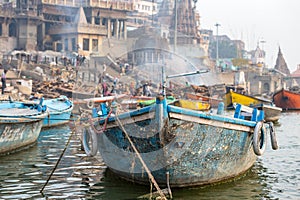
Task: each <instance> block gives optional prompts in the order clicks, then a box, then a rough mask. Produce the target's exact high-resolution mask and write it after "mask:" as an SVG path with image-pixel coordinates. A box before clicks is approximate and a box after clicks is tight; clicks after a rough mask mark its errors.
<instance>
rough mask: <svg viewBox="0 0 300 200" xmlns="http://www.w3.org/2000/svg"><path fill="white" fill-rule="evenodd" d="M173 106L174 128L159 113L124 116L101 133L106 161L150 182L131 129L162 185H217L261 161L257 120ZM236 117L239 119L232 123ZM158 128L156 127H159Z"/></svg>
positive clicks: (115, 169)
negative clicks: (256, 150) (255, 138)
mask: <svg viewBox="0 0 300 200" xmlns="http://www.w3.org/2000/svg"><path fill="white" fill-rule="evenodd" d="M174 108H175V110H176V106H173V107H169V108H168V110H170V112H169V121H168V128H167V129H166V130H165V131H163V133H161V132H159V131H158V130H157V127H158V124H157V123H156V122H155V120H154V119H155V117H154V116H155V112H150V111H149V112H147V113H145V114H140V115H136V116H135V117H131V118H122V119H120V122H121V123H122V124H123V126H124V129H122V128H120V127H119V126H118V125H117V123H116V122H110V123H108V124H107V130H106V131H105V132H104V134H97V139H98V144H99V145H98V147H99V152H100V154H101V158H102V159H103V160H104V162H105V163H106V165H107V166H108V167H109V168H110V169H111V170H112V171H113V172H114V173H116V174H117V175H119V176H120V177H122V178H124V179H127V180H130V181H133V182H137V183H141V184H149V177H148V175H147V173H146V172H145V170H144V167H143V165H142V164H141V162H140V161H139V160H138V158H137V155H136V154H135V153H134V152H133V151H132V148H131V146H130V143H129V142H128V140H127V139H126V135H125V131H126V133H129V134H130V138H131V140H132V141H133V142H134V145H135V146H136V148H137V149H138V151H139V152H140V155H141V157H142V158H143V160H144V162H145V164H146V165H147V167H148V168H149V170H150V171H151V173H152V175H153V176H154V178H155V180H156V181H157V182H158V184H160V185H166V184H167V182H166V173H167V172H168V173H169V175H170V182H169V183H170V186H171V187H187V186H196V185H206V184H212V183H216V182H220V181H225V180H228V179H230V178H234V177H236V176H239V175H241V174H243V173H244V172H246V171H247V170H248V169H249V168H251V166H253V164H254V163H255V161H256V158H257V156H256V155H255V153H254V151H253V147H252V138H253V134H252V133H253V129H254V127H255V122H248V123H249V124H245V120H240V119H234V118H224V117H221V116H220V117H219V118H218V117H216V118H217V119H213V117H210V116H208V115H206V114H204V113H202V112H197V111H189V113H188V114H184V113H182V110H179V111H178V112H176V111H174V112H173V111H172V109H174ZM232 122H235V123H232ZM153 130H156V131H153Z"/></svg>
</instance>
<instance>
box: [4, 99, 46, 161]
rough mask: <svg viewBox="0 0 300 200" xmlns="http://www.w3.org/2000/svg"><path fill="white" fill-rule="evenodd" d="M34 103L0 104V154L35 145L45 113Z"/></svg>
mask: <svg viewBox="0 0 300 200" xmlns="http://www.w3.org/2000/svg"><path fill="white" fill-rule="evenodd" d="M40 108H41V107H39V106H38V104H35V103H23V102H8V101H7V102H0V154H1V155H2V154H8V153H12V152H14V151H16V150H18V149H20V148H24V147H27V146H30V145H31V144H33V143H35V142H36V140H37V138H38V136H39V134H40V131H41V128H42V124H43V119H44V118H45V117H46V115H47V113H46V112H45V111H43V110H42V109H40Z"/></svg>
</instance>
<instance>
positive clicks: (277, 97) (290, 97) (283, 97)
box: [273, 89, 300, 110]
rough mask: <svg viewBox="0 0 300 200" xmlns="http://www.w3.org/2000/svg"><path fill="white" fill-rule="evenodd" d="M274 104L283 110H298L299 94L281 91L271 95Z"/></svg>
mask: <svg viewBox="0 0 300 200" xmlns="http://www.w3.org/2000/svg"><path fill="white" fill-rule="evenodd" d="M273 101H274V103H275V104H276V105H277V106H278V107H280V108H282V109H284V110H300V93H299V92H296V91H289V90H285V89H282V90H280V91H277V92H276V93H275V94H274V95H273Z"/></svg>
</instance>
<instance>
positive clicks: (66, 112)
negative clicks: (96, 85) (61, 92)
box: [43, 96, 74, 128]
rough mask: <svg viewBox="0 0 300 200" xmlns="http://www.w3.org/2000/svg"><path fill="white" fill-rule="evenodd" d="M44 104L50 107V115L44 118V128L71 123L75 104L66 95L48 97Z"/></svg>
mask: <svg viewBox="0 0 300 200" xmlns="http://www.w3.org/2000/svg"><path fill="white" fill-rule="evenodd" d="M43 105H46V106H47V108H48V110H47V111H48V115H47V117H46V118H45V119H44V120H43V128H45V127H53V126H58V125H62V124H66V123H69V121H70V118H71V113H72V110H73V107H74V106H73V102H72V101H71V100H70V99H68V98H67V97H66V96H60V97H58V98H54V99H46V100H44V101H43Z"/></svg>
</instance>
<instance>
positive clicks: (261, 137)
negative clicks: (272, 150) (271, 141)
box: [253, 121, 267, 156]
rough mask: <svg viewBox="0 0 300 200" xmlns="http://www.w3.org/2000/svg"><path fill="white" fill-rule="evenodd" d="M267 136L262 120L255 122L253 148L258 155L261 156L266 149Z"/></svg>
mask: <svg viewBox="0 0 300 200" xmlns="http://www.w3.org/2000/svg"><path fill="white" fill-rule="evenodd" d="M266 145H267V137H266V127H265V126H264V123H263V122H262V121H259V122H257V124H256V126H255V128H254V134H253V150H254V153H255V154H256V155H258V156H261V155H262V154H263V153H264V152H265V149H266Z"/></svg>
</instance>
